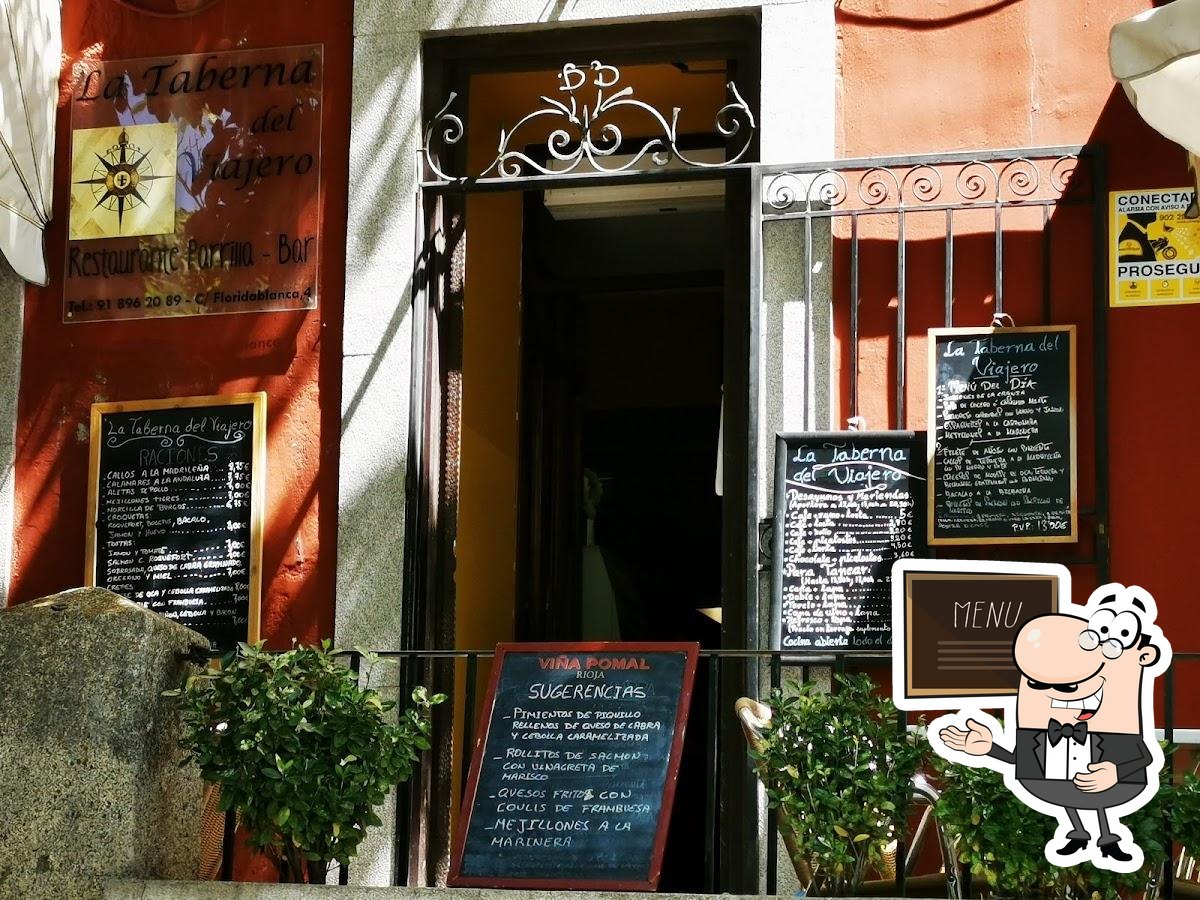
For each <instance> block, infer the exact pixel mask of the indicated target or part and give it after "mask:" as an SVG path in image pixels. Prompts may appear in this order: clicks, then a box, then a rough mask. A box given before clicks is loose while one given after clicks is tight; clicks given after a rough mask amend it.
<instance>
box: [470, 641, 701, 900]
mask: <svg viewBox="0 0 1200 900" xmlns="http://www.w3.org/2000/svg"><path fill="white" fill-rule="evenodd" d="M698 650H699V648H698V645H696V644H665V643H656V644H624V643H620V644H618V643H608V644H500V645H499V646H498V647H497V648H496V660H495V663H494V664H493V668H492V675H491V681H490V684H489V686H488V694H487V700H486V702H485V703H484V709H483V714H482V717H481V724H480V729H479V732H478V734H479V737H478V740H477V742H476V744H475V748H474V749H475V752H474V755H473V756H472V759H471V771H470V775H469V777H468V780H467V793H466V797H465V799H464V801H463V814H462V816H461V817H460V819H459V823H458V833H457V836H456V838H455V842H454V853H453V857H452V863H451V877H450V883H451V885H454V886H463V887H511V888H526V889H537V888H560V889H567V890H570V889H575V888H594V889H604V890H648V891H652V890H654V889H655V888H656V887H657V885H658V878H659V872H660V869H661V867H662V855H663V848H664V846H665V843H666V835H667V825H668V823H669V820H670V817H671V801H672V800H673V798H674V795H675V779H676V774H677V772H678V766H679V754H680V751H681V750H682V748H683V733H684V727H685V725H686V724H687V713H688V704H689V702H690V699H691V693H692V681H693V678H694V676H695V671H696V657H697V655H698Z"/></svg>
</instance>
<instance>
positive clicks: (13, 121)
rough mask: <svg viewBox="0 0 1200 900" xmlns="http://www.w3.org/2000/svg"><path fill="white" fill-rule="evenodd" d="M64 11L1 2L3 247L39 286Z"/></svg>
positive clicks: (48, 0)
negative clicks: (60, 21)
mask: <svg viewBox="0 0 1200 900" xmlns="http://www.w3.org/2000/svg"><path fill="white" fill-rule="evenodd" d="M59 16H60V11H59V4H58V0H0V252H3V254H4V255H5V257H7V259H8V261H9V263H11V264H12V267H13V268H14V269H15V270H16V272H17V274H18V275H20V276H21V277H22V278H24V279H26V280H27V281H33V282H36V283H37V284H45V283H46V254H45V252H44V248H43V245H42V232H43V230H44V229H45V227H46V223H47V222H49V221H50V209H51V195H52V190H53V180H54V111H55V107H56V106H57V103H58V72H59V68H60V67H61V65H62V34H61V31H60V27H59Z"/></svg>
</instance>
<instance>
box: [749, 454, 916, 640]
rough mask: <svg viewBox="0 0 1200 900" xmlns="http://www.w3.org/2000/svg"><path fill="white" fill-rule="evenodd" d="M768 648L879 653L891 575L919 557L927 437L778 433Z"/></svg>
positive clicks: (888, 630) (888, 635) (886, 630)
mask: <svg viewBox="0 0 1200 900" xmlns="http://www.w3.org/2000/svg"><path fill="white" fill-rule="evenodd" d="M775 469H776V472H775V534H774V550H773V553H772V557H773V565H774V570H773V573H772V574H773V579H772V580H773V608H774V612H775V615H774V616H773V622H772V626H773V628H774V630H775V633H774V646H775V647H776V648H777V649H782V650H799V651H823V650H824V651H827V650H830V649H839V650H887V649H889V648H890V647H891V640H892V617H891V614H892V610H891V593H890V591H891V569H892V563H894V562H895V561H896V560H897V559H900V558H903V557H909V556H920V555H922V554H923V552H924V550H925V540H924V527H923V525H924V521H925V484H924V482H925V434H924V432H914V431H833V432H817V433H809V434H794V435H780V436H779V437H778V439H777V443H776V449H775Z"/></svg>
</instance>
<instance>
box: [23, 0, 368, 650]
mask: <svg viewBox="0 0 1200 900" xmlns="http://www.w3.org/2000/svg"><path fill="white" fill-rule="evenodd" d="M160 6H161V5H160ZM352 10H353V4H352V2H351V0H306V2H295V3H287V4H281V3H249V4H248V3H239V2H236V0H218V2H216V3H215V5H212V6H210V7H208V8H207V9H204V10H203V11H202V12H199V13H197V14H195V15H191V16H182V15H175V16H162V15H151V14H148V13H146V12H141V11H137V10H135V9H134V8H132V7H130V6H126V5H125V4H124V3H119V2H116V0H89V2H70V3H65V4H64V5H63V50H64V55H65V57H66V63H67V66H66V68H65V69H64V72H65V73H66V74H65V75H64V81H66V80H67V79H68V78H69V73H70V65H71V62H72V61H73V60H74V59H77V58H78V56H79V54H80V53H81V52H82V51H84V50H88V51H89V52H90V53H95V54H97V55H99V56H101V57H102V58H108V59H124V58H136V57H139V56H147V55H163V54H171V53H190V52H196V51H212V50H222V49H241V48H255V47H274V46H285V45H289V44H307V43H324V45H325V55H324V76H323V78H324V100H323V117H324V118H323V121H322V134H323V136H322V165H323V167H324V168H323V171H322V179H321V189H322V192H323V194H324V196H323V205H322V213H321V235H320V237H321V246H320V273H319V288H318V291H319V297H320V309H318V310H314V311H312V312H307V313H294V312H287V313H261V314H242V315H219V316H208V317H197V318H189V319H166V320H141V321H125V322H109V323H94V324H79V325H63V324H61V315H62V313H61V308H62V290H63V288H62V276H61V273H62V271H63V248H64V242H65V234H64V232H65V225H66V219H67V199H68V192H67V179H68V171H67V170H68V162H69V160H68V152H69V142H68V137H69V135H68V127H69V119H68V110H67V107H66V106H65V105H60V109H59V116H58V135H57V137H58V140H57V146H56V163H55V188H54V191H55V206H54V220H53V223H52V227H51V229H50V231H49V233H48V235H47V238H46V246H47V248H48V250H49V254H50V271H51V273H52V279H53V280H52V281H51V283H50V285H49V286H48V287H46V288H36V287H30V288H28V289H27V292H26V303H25V320H24V328H25V333H24V350H23V357H22V368H21V383H20V401H19V408H18V423H17V440H16V446H17V458H16V528H15V548H14V549H15V559H14V565H13V569H14V579H13V587H12V593H11V598H10V600H11V602H21V601H26V600H30V599H33V598H35V597H38V596H42V595H44V594H47V593H50V592H53V591H58V590H62V589H64V588H70V587H74V586H77V585H79V584H81V583H82V581H83V567H84V551H83V538H84V519H85V502H86V494H87V485H86V480H87V454H88V434H87V428H88V417H89V408H90V406H91V404H92V403H93V402H95V401H99V400H136V399H145V398H155V397H169V396H186V395H194V394H217V393H225V392H233V391H256V390H263V391H266V392H267V395H268V412H267V420H268V473H269V474H268V482H267V505H266V534H265V544H264V550H263V571H264V579H263V599H262V630H263V635H264V637H266V638H267V639H268V641H269V642H270V643H271V644H272V645H274V646H277V647H279V646H287V645H289V644H290V642H291V640H292V638H293V637H294V638H298V639H300V640H301V641H306V642H311V641H314V640H316V639H318V638H320V637H322V636H326V635H329V634H331V633H332V630H333V594H334V583H335V567H336V554H335V548H336V546H337V514H336V511H337V459H338V442H339V431H340V428H339V419H340V410H339V404H340V387H339V385H340V380H341V363H342V360H341V332H342V306H343V303H342V300H343V288H344V278H345V276H344V272H345V230H346V184H347V165H348V162H347V160H348V134H349V112H348V110H349V96H350V68H351V34H352V32H351V20H352Z"/></svg>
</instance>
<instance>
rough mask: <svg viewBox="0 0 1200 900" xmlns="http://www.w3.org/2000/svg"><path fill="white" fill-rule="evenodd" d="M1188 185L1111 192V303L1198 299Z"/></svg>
mask: <svg viewBox="0 0 1200 900" xmlns="http://www.w3.org/2000/svg"><path fill="white" fill-rule="evenodd" d="M1195 196H1196V192H1195V191H1194V190H1192V189H1191V188H1170V189H1158V190H1148V191H1113V192H1112V193H1111V194H1110V195H1109V199H1110V203H1111V209H1110V214H1109V245H1110V253H1111V265H1112V271H1111V274H1110V278H1109V283H1110V285H1111V295H1110V297H1109V305H1110V306H1170V305H1173V304H1177V303H1200V219H1189V218H1187V217H1186V216H1185V215H1184V213H1185V212H1187V209H1188V206H1189V204H1190V203H1191V202H1192V199H1193V198H1194V197H1195Z"/></svg>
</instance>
